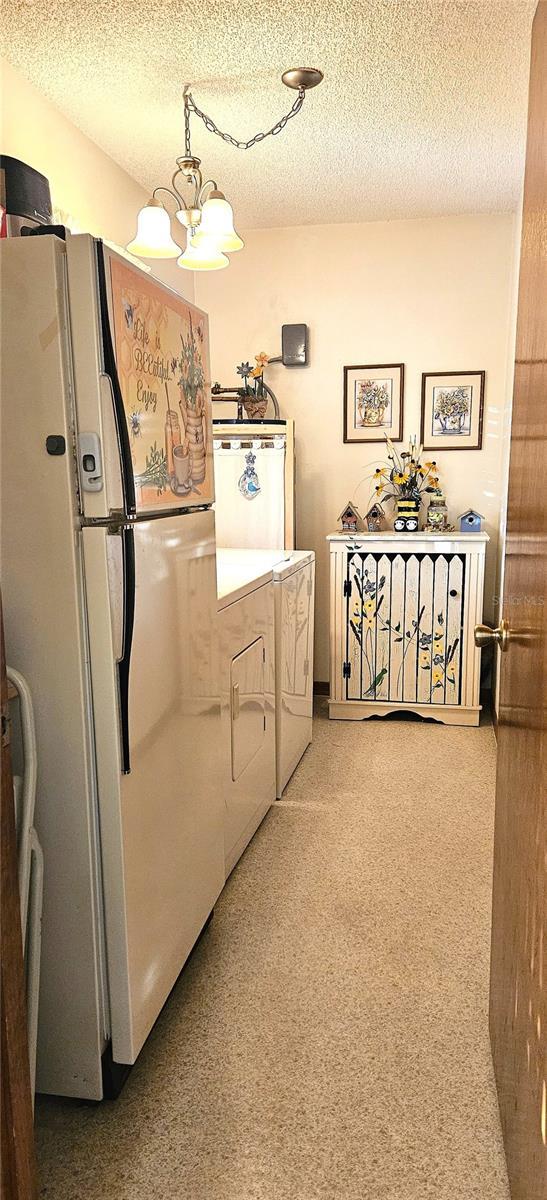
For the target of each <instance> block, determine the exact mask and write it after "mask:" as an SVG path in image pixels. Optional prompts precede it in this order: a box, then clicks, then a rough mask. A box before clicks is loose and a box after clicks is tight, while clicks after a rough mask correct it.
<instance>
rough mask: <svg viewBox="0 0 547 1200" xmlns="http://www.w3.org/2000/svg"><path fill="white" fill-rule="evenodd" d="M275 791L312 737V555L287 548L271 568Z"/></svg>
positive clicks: (280, 789)
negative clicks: (272, 592) (273, 619)
mask: <svg viewBox="0 0 547 1200" xmlns="http://www.w3.org/2000/svg"><path fill="white" fill-rule="evenodd" d="M273 581H274V600H275V743H276V796H277V798H278V800H279V799H280V797H281V795H282V793H283V790H284V788H285V787H286V786H287V783H288V782H289V779H290V777H291V775H292V773H293V771H294V769H295V767H297V766H298V763H299V762H300V759H301V758H302V755H303V754H304V751H305V750H306V749H307V747H308V746H309V744H310V742H311V740H312V715H313V617H314V593H315V554H314V553H313V550H291V551H290V553H289V555H288V557H286V558H284V559H282V560H281V561H279V562H277V563H276V564H275V565H274V567H273Z"/></svg>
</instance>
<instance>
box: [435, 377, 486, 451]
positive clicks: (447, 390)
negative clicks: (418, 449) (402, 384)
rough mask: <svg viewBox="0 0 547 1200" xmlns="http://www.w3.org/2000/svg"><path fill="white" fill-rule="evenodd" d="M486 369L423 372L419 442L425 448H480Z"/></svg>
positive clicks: (444, 449) (443, 449)
mask: <svg viewBox="0 0 547 1200" xmlns="http://www.w3.org/2000/svg"><path fill="white" fill-rule="evenodd" d="M485 379H486V372H485V371H427V372H424V373H423V374H422V419H421V429H420V443H421V445H422V446H423V448H424V450H442V451H443V453H444V451H446V450H480V449H481V448H482V427H483V417H484V390H485Z"/></svg>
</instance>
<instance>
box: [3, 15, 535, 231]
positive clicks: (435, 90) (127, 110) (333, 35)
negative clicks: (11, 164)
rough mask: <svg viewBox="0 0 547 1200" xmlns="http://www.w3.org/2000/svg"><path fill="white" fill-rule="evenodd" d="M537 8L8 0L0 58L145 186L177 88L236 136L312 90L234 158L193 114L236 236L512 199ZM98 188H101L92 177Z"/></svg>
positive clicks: (195, 136)
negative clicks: (280, 127) (295, 70)
mask: <svg viewBox="0 0 547 1200" xmlns="http://www.w3.org/2000/svg"><path fill="white" fill-rule="evenodd" d="M535 3H536V0H450V2H449V0H446V2H445V0H361V2H352V0H328V2H327V0H262V2H255V3H250V2H249V0H201V2H200V0H192V3H191V4H190V3H187V2H185V0H144V3H139V2H137V0H133V2H132V3H129V2H128V0H95V2H94V3H92V4H91V3H88V2H87V0H76V2H74V3H71V2H70V0H48V2H47V4H44V3H42V2H40V3H38V0H36V3H35V2H34V0H11V3H9V4H5V5H4V6H3V11H2V25H3V29H2V39H3V43H4V53H5V54H6V57H7V58H8V59H9V60H10V61H11V62H12V63H13V65H14V66H16V67H18V68H19V70H20V71H21V72H22V73H23V74H24V75H25V76H26V77H27V78H28V79H29V80H30V81H31V82H32V83H34V84H35V85H36V86H37V87H38V88H40V89H41V90H42V91H43V92H44V93H45V94H46V96H48V98H49V99H50V100H52V101H53V103H54V104H56V105H57V106H58V107H59V108H60V109H61V110H62V111H63V112H64V113H65V114H66V115H67V116H68V117H69V118H70V119H71V120H72V121H74V123H75V124H76V125H78V126H79V127H80V129H82V130H83V131H84V132H85V133H86V134H88V135H89V136H90V137H91V138H93V139H94V140H95V141H96V142H98V144H99V145H100V146H101V147H102V148H103V149H104V150H106V151H107V152H108V153H109V154H110V155H111V156H112V158H114V159H115V160H116V161H117V162H118V163H120V164H121V165H122V166H123V167H125V169H126V170H127V171H128V172H129V173H130V174H131V175H132V176H133V177H134V178H135V179H137V180H139V182H142V183H143V184H144V185H145V186H146V187H150V188H151V187H152V185H153V184H157V183H167V182H168V180H169V177H170V174H171V170H172V162H173V159H174V158H175V156H176V155H177V154H180V153H181V152H182V151H183V147H184V143H183V131H182V107H181V95H182V88H183V86H184V84H185V83H186V82H187V81H188V82H190V83H191V85H192V91H193V94H194V97H195V100H196V103H197V104H198V106H199V107H200V108H203V109H204V110H205V111H206V112H209V113H211V115H212V116H213V117H214V119H215V121H216V123H217V124H219V125H220V126H222V127H223V128H227V129H228V130H229V132H231V133H235V134H236V136H237V137H238V138H240V139H244V138H247V137H249V136H250V135H251V134H252V133H254V132H256V131H257V130H258V129H267V128H269V127H270V126H271V125H272V124H273V123H274V121H275V120H276V119H277V118H278V117H279V116H281V114H282V113H283V112H284V111H285V110H286V109H288V108H289V107H290V106H291V104H292V102H293V100H294V98H295V93H294V92H290V91H289V90H288V89H286V88H285V87H284V86H283V85H282V84H281V81H280V75H281V72H282V71H283V70H285V69H286V68H288V67H290V66H301V65H308V66H318V67H320V68H321V69H322V70H323V71H324V73H325V81H324V83H323V84H322V85H321V86H320V87H319V88H317V89H316V90H315V91H312V92H310V93H309V94H308V96H307V97H306V100H305V103H304V107H303V110H302V112H301V113H300V115H299V116H297V117H296V118H295V119H294V121H291V122H289V124H288V126H287V128H286V129H285V130H284V132H282V133H281V135H280V136H279V137H276V138H270V139H269V140H268V141H265V142H263V143H262V144H260V145H258V146H256V147H255V148H254V149H252V150H249V151H247V152H243V151H239V150H235V149H233V148H232V147H231V146H228V145H225V144H224V143H223V142H221V141H220V139H219V138H216V137H213V136H212V135H211V134H209V133H207V132H206V130H205V129H204V127H203V126H202V125H201V123H199V122H198V121H197V118H195V117H193V118H192V149H193V152H194V153H196V154H197V155H198V156H199V157H200V158H202V160H203V166H204V168H205V171H206V174H207V175H212V176H214V177H215V178H216V179H217V180H218V182H219V184H220V186H221V187H222V188H223V190H225V191H226V193H227V195H228V196H229V198H230V199H231V200H232V202H233V204H234V207H235V208H236V213H237V222H238V224H239V226H240V227H241V228H249V227H252V226H260V227H268V226H280V225H281V226H283V225H297V224H316V223H322V222H337V221H366V220H378V219H383V218H396V217H413V216H428V215H437V214H448V213H466V212H475V213H478V212H489V211H494V210H497V211H500V210H505V209H511V208H514V207H515V205H516V203H517V202H518V196H519V187H520V181H521V175H522V165H523V143H524V134H525V122H526V94H527V77H528V57H529V41H530V26H531V20H532V16H533V12H534V9H535ZM97 185H98V186H100V180H98V181H97Z"/></svg>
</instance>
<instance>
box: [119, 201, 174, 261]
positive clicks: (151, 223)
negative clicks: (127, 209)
mask: <svg viewBox="0 0 547 1200" xmlns="http://www.w3.org/2000/svg"><path fill="white" fill-rule="evenodd" d="M127 249H128V250H129V252H130V254H137V255H138V256H139V258H177V257H178V255H179V254H180V246H177V243H176V242H174V241H173V238H172V237H171V220H170V217H169V213H168V212H167V210H166V209H165V208H164V207H163V204H161V203H160V201H159V200H149V201H148V204H145V206H144V208H141V211H140V213H139V215H138V218H137V232H136V234H135V237H134V239H133V241H132V242H129V245H128V246H127Z"/></svg>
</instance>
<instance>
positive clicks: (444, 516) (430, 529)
mask: <svg viewBox="0 0 547 1200" xmlns="http://www.w3.org/2000/svg"><path fill="white" fill-rule="evenodd" d="M453 528H454V526H453V525H450V523H449V521H448V508H447V506H446V500H445V498H444V496H443V493H442V492H441V490H440V488H438V489H437V490H436V491H435V492H434V493H433V495H432V497H431V500H430V501H429V508H428V510H427V521H426V525H425V532H426V533H449V532H451V530H452V529H453Z"/></svg>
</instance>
